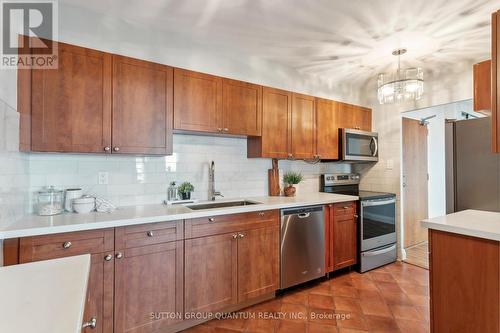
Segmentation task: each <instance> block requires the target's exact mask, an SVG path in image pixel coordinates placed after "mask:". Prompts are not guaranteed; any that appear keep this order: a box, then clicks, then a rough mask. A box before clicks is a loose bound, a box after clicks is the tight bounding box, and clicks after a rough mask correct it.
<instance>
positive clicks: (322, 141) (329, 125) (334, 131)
mask: <svg viewBox="0 0 500 333" xmlns="http://www.w3.org/2000/svg"><path fill="white" fill-rule="evenodd" d="M339 104H340V103H338V102H335V101H331V100H328V99H323V98H316V154H317V155H318V157H319V158H321V159H324V160H338V159H339Z"/></svg>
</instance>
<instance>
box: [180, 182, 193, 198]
mask: <svg viewBox="0 0 500 333" xmlns="http://www.w3.org/2000/svg"><path fill="white" fill-rule="evenodd" d="M178 190H179V193H180V194H181V198H182V200H189V199H191V192H193V191H194V186H193V184H191V183H190V182H184V183H182V184H181V185H180V186H179V189H178Z"/></svg>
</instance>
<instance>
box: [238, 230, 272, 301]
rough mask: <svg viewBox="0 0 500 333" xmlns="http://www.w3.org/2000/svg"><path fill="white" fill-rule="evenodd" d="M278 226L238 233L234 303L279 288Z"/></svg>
mask: <svg viewBox="0 0 500 333" xmlns="http://www.w3.org/2000/svg"><path fill="white" fill-rule="evenodd" d="M279 238H280V236H279V228H278V226H275V227H269V228H261V229H255V230H249V231H244V232H240V233H239V238H238V302H243V301H245V300H247V299H251V298H255V297H258V296H261V295H265V294H269V293H272V292H274V291H276V290H278V289H279V279H278V277H279V253H278V252H279Z"/></svg>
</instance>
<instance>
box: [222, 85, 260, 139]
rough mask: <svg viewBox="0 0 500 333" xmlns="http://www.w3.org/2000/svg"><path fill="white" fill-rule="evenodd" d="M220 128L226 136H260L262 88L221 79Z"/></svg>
mask: <svg viewBox="0 0 500 333" xmlns="http://www.w3.org/2000/svg"><path fill="white" fill-rule="evenodd" d="M221 127H222V131H223V132H224V133H228V134H235V135H245V136H260V135H261V127H262V86H259V85H256V84H252V83H247V82H242V81H236V80H230V79H223V81H222V126H221Z"/></svg>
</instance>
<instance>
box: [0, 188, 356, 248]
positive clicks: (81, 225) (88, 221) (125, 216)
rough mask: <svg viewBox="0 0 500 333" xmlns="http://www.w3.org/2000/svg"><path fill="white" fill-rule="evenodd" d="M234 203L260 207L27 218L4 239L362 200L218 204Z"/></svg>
mask: <svg viewBox="0 0 500 333" xmlns="http://www.w3.org/2000/svg"><path fill="white" fill-rule="evenodd" d="M233 200H249V201H254V202H258V203H259V204H255V205H248V206H236V207H225V208H213V209H205V210H197V211H195V210H191V209H189V208H187V207H184V206H183V205H168V206H167V205H163V204H158V205H144V206H130V207H119V208H118V209H117V210H115V211H114V212H113V213H97V212H93V213H88V214H74V213H67V214H61V215H55V216H37V215H27V216H24V217H22V218H20V219H18V220H17V221H11V222H10V223H6V224H0V239H7V238H16V237H27V236H36V235H45V234H55V233H61V232H71V231H81V230H91V229H102V228H112V227H119V226H126V225H134V224H143V223H154V222H166V221H175V220H182V219H190V218H198V217H207V216H217V215H225V214H235V213H244V212H253V211H260V210H271V209H281V208H292V207H301V206H309V205H320V204H329V203H337V202H346V201H355V200H358V197H356V196H350V195H341V194H331V193H322V192H318V193H308V194H307V195H302V196H301V195H299V196H296V197H254V198H244V199H243V198H238V199H231V200H218V201H220V202H223V201H233Z"/></svg>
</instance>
